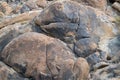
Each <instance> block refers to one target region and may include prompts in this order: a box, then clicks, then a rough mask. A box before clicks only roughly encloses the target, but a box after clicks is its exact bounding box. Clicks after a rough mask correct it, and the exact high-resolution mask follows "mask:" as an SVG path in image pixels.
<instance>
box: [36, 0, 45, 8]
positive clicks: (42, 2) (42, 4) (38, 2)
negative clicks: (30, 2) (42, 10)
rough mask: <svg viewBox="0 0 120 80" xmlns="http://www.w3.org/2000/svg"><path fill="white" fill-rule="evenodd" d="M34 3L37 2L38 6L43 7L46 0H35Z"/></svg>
mask: <svg viewBox="0 0 120 80" xmlns="http://www.w3.org/2000/svg"><path fill="white" fill-rule="evenodd" d="M36 4H37V5H38V6H39V7H45V6H47V1H46V0H37V1H36Z"/></svg>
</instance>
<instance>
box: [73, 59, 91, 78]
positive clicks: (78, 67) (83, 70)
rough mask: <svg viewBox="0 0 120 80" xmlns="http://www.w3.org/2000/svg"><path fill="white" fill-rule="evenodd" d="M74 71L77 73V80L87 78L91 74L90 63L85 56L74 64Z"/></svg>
mask: <svg viewBox="0 0 120 80" xmlns="http://www.w3.org/2000/svg"><path fill="white" fill-rule="evenodd" d="M73 71H74V74H76V79H75V80H87V79H88V74H89V65H88V63H87V62H86V60H85V59H84V58H78V59H77V61H76V63H75V65H74V68H73ZM79 74H81V75H79Z"/></svg>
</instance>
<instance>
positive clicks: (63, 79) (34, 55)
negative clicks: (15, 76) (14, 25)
mask: <svg viewBox="0 0 120 80" xmlns="http://www.w3.org/2000/svg"><path fill="white" fill-rule="evenodd" d="M1 58H2V60H3V61H4V62H5V63H6V64H8V65H9V66H11V67H13V68H14V69H15V70H16V71H17V72H19V73H22V74H23V75H25V76H26V77H33V78H35V79H36V80H37V79H40V80H53V79H54V80H87V78H88V73H89V65H88V63H87V62H86V60H85V59H83V58H78V59H77V60H76V59H75V57H74V54H73V53H72V52H71V51H70V50H69V49H68V48H67V47H66V45H65V44H64V43H63V42H61V41H59V40H57V39H54V38H50V37H47V36H45V35H43V34H39V33H33V32H32V33H25V34H23V35H21V36H19V37H18V38H15V39H13V40H12V41H11V42H10V43H9V44H8V45H7V46H6V47H5V48H4V50H3V52H2V53H1Z"/></svg>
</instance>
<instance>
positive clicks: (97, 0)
mask: <svg viewBox="0 0 120 80" xmlns="http://www.w3.org/2000/svg"><path fill="white" fill-rule="evenodd" d="M73 1H77V2H79V3H83V4H87V5H90V6H92V7H95V8H98V9H102V10H105V9H106V7H107V0H73Z"/></svg>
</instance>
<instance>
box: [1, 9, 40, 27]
mask: <svg viewBox="0 0 120 80" xmlns="http://www.w3.org/2000/svg"><path fill="white" fill-rule="evenodd" d="M39 12H41V10H37V11H30V12H26V13H23V14H20V15H17V16H15V17H13V18H11V19H5V20H3V21H2V22H0V28H3V27H5V26H8V25H11V24H14V23H18V22H23V21H30V20H31V19H33V18H34V17H35V16H37V15H38V14H39Z"/></svg>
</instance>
